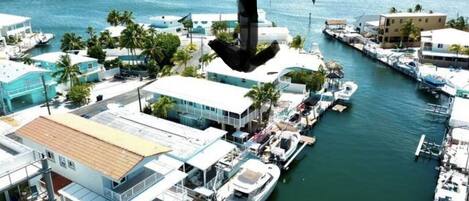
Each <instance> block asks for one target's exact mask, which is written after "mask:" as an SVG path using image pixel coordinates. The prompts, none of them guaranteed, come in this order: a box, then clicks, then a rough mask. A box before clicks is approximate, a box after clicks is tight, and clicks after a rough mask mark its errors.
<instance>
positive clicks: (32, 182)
mask: <svg viewBox="0 0 469 201" xmlns="http://www.w3.org/2000/svg"><path fill="white" fill-rule="evenodd" d="M41 170H42V164H41V162H40V159H39V158H37V157H36V156H35V155H34V152H33V150H32V149H30V148H28V147H26V146H24V145H22V144H20V143H18V142H16V141H14V140H12V139H10V138H8V137H5V136H0V200H5V201H10V200H20V199H26V198H27V197H29V198H31V199H34V198H38V197H39V194H40V193H39V190H40V188H39V187H40V184H39V179H40V178H41V176H40V175H41ZM23 193H25V194H23Z"/></svg>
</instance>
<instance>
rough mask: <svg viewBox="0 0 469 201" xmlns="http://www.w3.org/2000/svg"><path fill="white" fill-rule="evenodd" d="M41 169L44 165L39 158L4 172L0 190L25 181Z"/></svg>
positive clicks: (0, 177) (0, 179)
mask: <svg viewBox="0 0 469 201" xmlns="http://www.w3.org/2000/svg"><path fill="white" fill-rule="evenodd" d="M28 154H29V153H28ZM24 156H26V155H24ZM27 157H29V156H27ZM41 169H42V165H41V162H40V160H38V161H33V162H30V163H28V164H25V165H24V166H22V167H19V168H17V169H14V170H10V171H7V172H3V173H2V174H1V175H0V191H2V190H3V189H7V188H10V187H12V186H13V185H16V184H17V183H19V182H21V181H25V180H27V179H29V178H30V177H32V176H37V174H38V172H39V171H41Z"/></svg>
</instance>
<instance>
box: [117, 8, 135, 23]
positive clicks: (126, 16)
mask: <svg viewBox="0 0 469 201" xmlns="http://www.w3.org/2000/svg"><path fill="white" fill-rule="evenodd" d="M133 14H134V13H133V12H132V11H127V10H126V11H124V12H123V13H122V15H121V16H120V17H119V22H120V24H121V25H126V26H128V25H129V24H133V23H134V16H133Z"/></svg>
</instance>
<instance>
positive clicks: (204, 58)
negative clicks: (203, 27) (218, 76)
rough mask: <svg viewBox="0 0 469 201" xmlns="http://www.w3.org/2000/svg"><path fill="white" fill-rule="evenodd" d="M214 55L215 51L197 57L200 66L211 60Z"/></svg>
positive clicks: (204, 65)
mask: <svg viewBox="0 0 469 201" xmlns="http://www.w3.org/2000/svg"><path fill="white" fill-rule="evenodd" d="M216 56H217V55H216V54H215V53H212V54H210V53H206V54H204V55H202V56H201V57H200V59H199V62H200V63H202V68H203V67H206V66H207V65H208V64H209V63H210V62H212V61H213V60H214V59H215V58H216Z"/></svg>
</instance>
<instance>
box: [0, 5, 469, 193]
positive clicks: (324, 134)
mask: <svg viewBox="0 0 469 201" xmlns="http://www.w3.org/2000/svg"><path fill="white" fill-rule="evenodd" d="M259 1H260V2H259V4H260V6H259V7H260V8H263V9H265V10H266V11H267V13H268V18H269V19H271V20H273V21H275V22H276V23H277V24H278V25H279V26H287V27H288V28H289V29H290V30H291V32H292V33H294V34H302V35H307V32H308V17H307V16H308V13H309V12H311V13H312V23H313V24H312V28H311V34H310V35H309V38H308V43H310V42H311V41H314V42H317V43H318V44H319V45H320V48H321V50H322V52H323V54H324V56H325V58H326V59H335V60H337V61H339V62H341V63H342V64H343V65H344V68H345V72H346V77H347V79H351V80H354V81H356V82H357V83H358V84H359V86H360V88H359V90H358V91H357V93H356V94H355V96H354V97H353V105H352V106H351V107H350V108H348V109H347V110H346V111H345V112H343V113H335V112H328V113H327V114H326V115H325V116H323V118H322V119H321V120H320V122H319V124H318V125H317V126H316V127H315V128H314V130H313V131H312V132H313V133H314V134H315V135H316V136H317V139H318V142H317V144H316V145H315V146H314V147H308V148H307V149H306V151H304V154H303V155H302V157H301V159H300V160H299V161H298V162H297V163H295V164H294V165H293V166H292V168H291V170H289V171H288V172H287V173H286V174H285V175H284V176H282V178H281V180H282V181H280V182H279V184H278V185H277V188H276V191H275V192H274V194H273V195H272V196H271V200H305V201H306V200H319V201H341V200H364V201H381V200H383V201H386V200H402V201H425V200H431V199H432V197H433V191H434V187H435V182H436V176H437V171H436V170H435V167H436V165H437V163H436V162H435V161H431V160H420V161H417V162H415V161H414V160H413V154H414V151H415V148H416V146H417V143H418V140H419V137H420V135H421V134H426V135H427V136H429V137H430V138H433V139H435V140H437V141H439V140H441V138H442V136H443V132H444V125H443V124H442V123H439V122H437V121H435V120H434V119H433V118H432V117H430V116H428V115H425V114H424V109H425V104H426V103H427V102H433V103H435V102H437V100H435V99H434V98H433V97H430V96H428V95H426V94H424V93H422V92H420V91H418V90H417V89H416V85H415V83H414V82H413V81H411V80H409V79H407V78H406V77H404V76H402V75H400V74H398V73H396V72H393V71H392V70H391V69H389V68H386V67H385V66H383V65H381V64H378V63H375V62H373V61H371V60H370V59H368V58H366V57H364V56H362V55H361V54H360V53H358V52H356V51H355V50H352V49H350V48H348V47H344V46H343V45H342V44H339V43H337V42H335V41H330V40H327V39H325V38H324V36H323V35H322V34H321V26H322V25H323V22H324V20H325V19H327V18H345V19H348V20H352V19H353V17H355V16H358V15H362V14H364V13H370V14H372V13H381V12H386V11H387V10H388V8H389V7H392V6H395V7H397V8H398V9H403V10H404V9H406V8H407V7H409V6H404V5H414V4H415V3H420V4H422V5H423V7H424V9H427V10H430V9H431V10H434V11H436V12H446V13H450V16H452V17H454V16H456V15H457V13H459V14H460V15H464V16H468V15H469V13H468V12H469V11H468V10H467V7H469V2H468V1H467V0H445V1H444V2H443V1H435V0H400V1H390V0H382V1H376V0H342V1H339V0H317V2H316V5H313V4H312V3H311V0H289V1H285V0H282V1H281V0H272V3H271V5H270V3H269V1H268V0H259ZM234 2H235V1H234V0H230V1H228V0H204V1H202V0H191V1H189V0H141V1H137V0H126V1H124V0H113V1H110V0H106V1H96V0H81V1H75V0H0V12H5V13H12V14H19V15H25V16H31V17H32V18H33V21H32V23H33V26H34V29H36V30H39V29H40V30H42V31H44V32H53V33H55V34H57V35H58V38H60V36H61V34H63V33H64V32H69V31H73V32H78V33H81V34H83V35H84V31H85V28H86V27H87V26H94V27H96V28H97V29H98V30H100V29H102V28H104V27H105V26H107V25H106V23H105V17H106V14H107V12H108V11H109V10H110V9H113V8H115V9H120V10H125V9H129V10H132V11H134V13H135V15H136V18H137V21H141V22H145V21H146V20H147V19H148V18H149V17H150V16H153V15H163V14H173V15H184V14H186V13H188V12H192V13H199V12H218V11H222V12H225V11H226V12H232V11H235V5H234ZM397 3H399V4H397ZM443 3H444V4H443ZM58 43H59V40H58V39H56V40H55V41H54V42H53V43H52V44H51V46H49V47H47V48H43V49H40V50H35V51H33V54H38V53H40V52H47V51H52V50H57V49H58V46H59V44H58Z"/></svg>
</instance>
